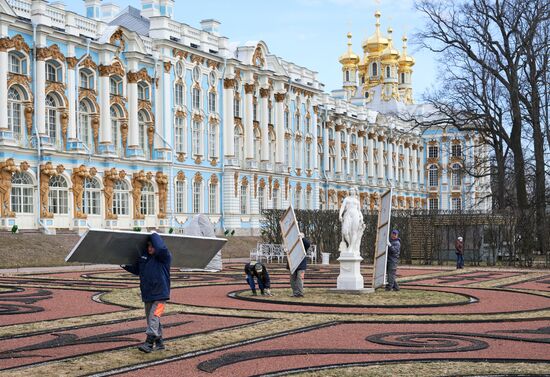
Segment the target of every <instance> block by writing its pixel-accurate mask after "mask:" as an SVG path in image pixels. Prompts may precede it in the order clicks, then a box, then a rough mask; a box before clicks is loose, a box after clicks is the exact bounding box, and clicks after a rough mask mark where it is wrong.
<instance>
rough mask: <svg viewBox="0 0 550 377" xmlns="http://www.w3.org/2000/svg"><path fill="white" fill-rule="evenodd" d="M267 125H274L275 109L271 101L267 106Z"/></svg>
mask: <svg viewBox="0 0 550 377" xmlns="http://www.w3.org/2000/svg"><path fill="white" fill-rule="evenodd" d="M267 123H268V124H273V107H272V105H271V100H270V101H269V103H268V105H267Z"/></svg>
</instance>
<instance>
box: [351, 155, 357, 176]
mask: <svg viewBox="0 0 550 377" xmlns="http://www.w3.org/2000/svg"><path fill="white" fill-rule="evenodd" d="M350 163H351V165H350V174H351V175H354V176H357V175H358V166H357V165H358V163H357V152H353V153H352V154H351V161H350Z"/></svg>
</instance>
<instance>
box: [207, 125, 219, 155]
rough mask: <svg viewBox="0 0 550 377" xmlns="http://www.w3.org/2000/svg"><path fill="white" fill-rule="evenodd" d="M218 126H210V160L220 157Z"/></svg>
mask: <svg viewBox="0 0 550 377" xmlns="http://www.w3.org/2000/svg"><path fill="white" fill-rule="evenodd" d="M217 140H218V126H217V125H215V124H210V125H209V126H208V155H209V156H210V158H214V157H217V156H218V153H217Z"/></svg>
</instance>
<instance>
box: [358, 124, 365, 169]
mask: <svg viewBox="0 0 550 377" xmlns="http://www.w3.org/2000/svg"><path fill="white" fill-rule="evenodd" d="M363 135H364V134H363V133H362V132H359V134H358V139H359V140H357V143H358V146H357V153H358V155H357V157H358V162H357V163H358V164H359V169H357V173H358V174H359V176H360V177H364V176H365V154H364V153H363V149H364V148H365V145H364V143H363Z"/></svg>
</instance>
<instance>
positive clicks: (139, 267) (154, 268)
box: [121, 232, 172, 353]
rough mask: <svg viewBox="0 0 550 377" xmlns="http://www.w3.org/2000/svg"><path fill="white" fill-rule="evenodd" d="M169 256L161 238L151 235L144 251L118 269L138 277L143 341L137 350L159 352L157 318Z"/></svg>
mask: <svg viewBox="0 0 550 377" xmlns="http://www.w3.org/2000/svg"><path fill="white" fill-rule="evenodd" d="M171 263H172V255H171V254H170V251H168V248H167V247H166V245H165V244H164V241H163V240H162V238H161V237H160V236H159V235H158V234H157V232H153V234H151V238H150V240H149V241H148V242H147V249H146V250H144V251H143V252H142V253H141V255H140V257H139V258H138V260H137V261H136V263H135V264H133V265H123V266H121V267H122V268H124V269H125V270H126V271H128V272H131V273H132V274H134V275H138V276H139V288H140V290H141V299H142V300H143V302H144V304H145V318H146V320H147V330H146V331H145V334H146V335H147V339H146V340H145V343H143V344H142V345H140V346H139V347H138V349H139V350H140V351H142V352H147V353H149V352H151V351H154V350H163V349H164V342H163V341H162V325H161V323H160V317H161V316H162V313H163V312H164V307H165V305H166V301H168V300H169V299H170V264H171Z"/></svg>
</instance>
